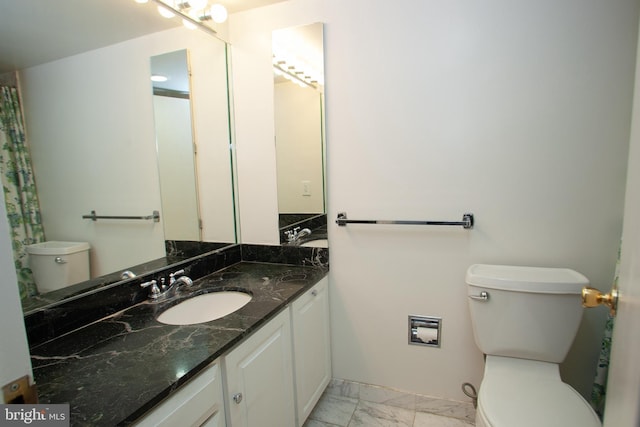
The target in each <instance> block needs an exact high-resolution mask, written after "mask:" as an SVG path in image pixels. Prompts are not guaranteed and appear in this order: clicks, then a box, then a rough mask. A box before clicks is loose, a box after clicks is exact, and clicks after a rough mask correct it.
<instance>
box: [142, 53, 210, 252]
mask: <svg viewBox="0 0 640 427" xmlns="http://www.w3.org/2000/svg"><path fill="white" fill-rule="evenodd" d="M189 74H190V73H189V58H188V52H187V50H186V49H183V50H179V51H176V52H170V53H165V54H163V55H156V56H153V57H151V81H152V85H153V111H154V116H155V127H156V149H157V150H158V172H159V175H160V195H161V199H162V213H163V217H164V238H165V240H195V241H199V240H200V238H201V236H200V209H199V207H198V196H197V188H198V186H197V182H196V169H195V167H196V165H195V159H194V155H195V153H194V150H193V147H194V142H193V133H192V131H191V102H190V91H191V89H190V79H189Z"/></svg>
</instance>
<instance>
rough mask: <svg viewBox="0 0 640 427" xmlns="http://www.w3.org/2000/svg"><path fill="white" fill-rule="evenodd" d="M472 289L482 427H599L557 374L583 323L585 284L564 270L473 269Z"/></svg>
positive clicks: (469, 287) (484, 266)
mask: <svg viewBox="0 0 640 427" xmlns="http://www.w3.org/2000/svg"><path fill="white" fill-rule="evenodd" d="M466 283H467V295H468V300H469V310H470V313H471V322H472V325H473V334H474V338H475V341H476V344H477V346H478V348H479V349H480V350H481V351H482V352H483V353H484V354H485V356H486V358H485V366H484V377H483V379H482V383H481V384H480V391H479V393H478V406H477V410H476V427H515V426H517V427H534V426H535V427H542V426H544V427H592V426H593V427H600V426H601V425H602V424H601V422H600V420H599V418H598V416H597V415H596V413H595V411H594V410H593V409H592V408H591V406H590V405H589V403H588V402H587V401H586V400H585V399H584V398H583V397H582V396H581V395H580V394H579V393H578V392H577V391H575V390H574V389H573V388H571V387H570V386H569V385H567V384H565V383H563V382H562V380H561V379H560V370H559V364H560V363H561V362H562V361H563V360H564V358H565V357H566V355H567V352H568V351H569V348H570V347H571V344H572V342H573V339H574V337H575V335H576V332H577V331H578V326H579V325H580V321H581V319H582V310H583V308H582V300H581V296H580V294H581V292H582V288H583V287H585V286H587V285H588V284H589V281H588V280H587V278H586V277H584V276H583V275H582V274H580V273H578V272H576V271H573V270H570V269H566V268H541V267H518V266H506V265H487V264H475V265H472V266H471V267H469V269H468V270H467V275H466Z"/></svg>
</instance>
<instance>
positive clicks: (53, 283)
mask: <svg viewBox="0 0 640 427" xmlns="http://www.w3.org/2000/svg"><path fill="white" fill-rule="evenodd" d="M89 249H90V246H89V243H87V242H62V241H50V242H43V243H37V244H34V245H29V246H27V253H28V254H29V267H30V268H31V271H32V272H33V278H34V280H35V282H36V286H37V287H38V292H40V293H46V292H50V291H54V290H56V289H61V288H64V287H66V286H69V285H73V284H75V283H79V282H84V281H85V280H89V278H90V273H89V270H90V269H89Z"/></svg>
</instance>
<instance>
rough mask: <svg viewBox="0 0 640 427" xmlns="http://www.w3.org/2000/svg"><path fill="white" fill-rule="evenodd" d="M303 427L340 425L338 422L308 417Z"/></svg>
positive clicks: (332, 426)
mask: <svg viewBox="0 0 640 427" xmlns="http://www.w3.org/2000/svg"><path fill="white" fill-rule="evenodd" d="M303 427H340V426H338V425H337V424H329V423H325V422H322V421H318V420H312V419H307V421H305V423H304V424H303Z"/></svg>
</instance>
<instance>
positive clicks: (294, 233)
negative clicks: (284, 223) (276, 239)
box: [284, 227, 311, 243]
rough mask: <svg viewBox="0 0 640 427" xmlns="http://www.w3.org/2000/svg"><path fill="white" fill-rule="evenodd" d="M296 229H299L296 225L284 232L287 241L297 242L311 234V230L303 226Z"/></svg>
mask: <svg viewBox="0 0 640 427" xmlns="http://www.w3.org/2000/svg"><path fill="white" fill-rule="evenodd" d="M298 230H300V227H296V228H294V229H293V230H287V231H285V232H284V234H285V235H286V236H287V242H288V243H293V242H297V241H298V240H300V239H301V238H303V237H305V236H308V235H309V234H311V230H309V229H308V228H303V229H302V230H300V231H298Z"/></svg>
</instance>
